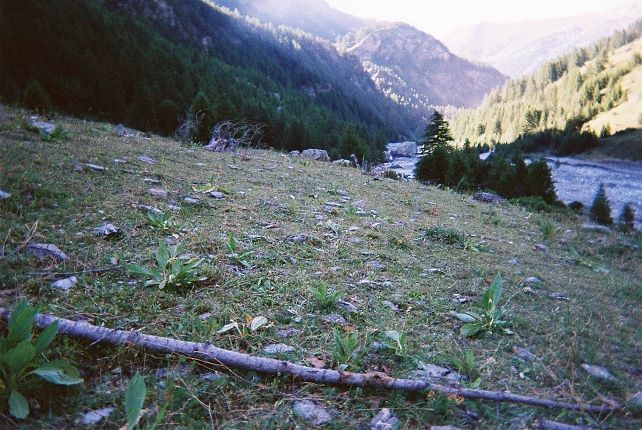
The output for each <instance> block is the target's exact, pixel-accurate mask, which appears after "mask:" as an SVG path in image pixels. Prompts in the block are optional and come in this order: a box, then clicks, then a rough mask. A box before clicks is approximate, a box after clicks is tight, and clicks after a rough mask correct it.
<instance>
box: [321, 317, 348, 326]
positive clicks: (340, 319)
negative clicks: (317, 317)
mask: <svg viewBox="0 0 642 430" xmlns="http://www.w3.org/2000/svg"><path fill="white" fill-rule="evenodd" d="M321 320H322V321H325V322H327V323H328V324H339V325H341V326H346V325H348V321H346V319H345V318H343V317H342V316H341V315H339V314H329V315H325V316H322V317H321Z"/></svg>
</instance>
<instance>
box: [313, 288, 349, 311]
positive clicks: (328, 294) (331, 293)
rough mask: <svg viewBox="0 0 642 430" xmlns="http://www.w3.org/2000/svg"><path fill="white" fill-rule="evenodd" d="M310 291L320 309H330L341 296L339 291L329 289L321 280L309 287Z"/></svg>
mask: <svg viewBox="0 0 642 430" xmlns="http://www.w3.org/2000/svg"><path fill="white" fill-rule="evenodd" d="M310 293H311V294H312V296H313V297H314V300H316V302H317V304H318V305H319V307H320V308H321V309H322V310H331V309H332V308H334V306H335V305H336V303H337V300H339V299H340V298H341V297H342V296H343V293H342V292H341V291H337V290H331V289H329V288H328V286H327V285H326V284H325V283H323V282H319V283H318V284H317V286H316V287H314V288H310Z"/></svg>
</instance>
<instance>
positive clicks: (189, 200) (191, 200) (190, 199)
mask: <svg viewBox="0 0 642 430" xmlns="http://www.w3.org/2000/svg"><path fill="white" fill-rule="evenodd" d="M183 202H184V203H185V204H188V205H193V206H196V205H199V204H201V201H200V200H199V199H196V198H194V197H189V196H188V197H185V198H184V199H183Z"/></svg>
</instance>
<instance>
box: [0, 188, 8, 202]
mask: <svg viewBox="0 0 642 430" xmlns="http://www.w3.org/2000/svg"><path fill="white" fill-rule="evenodd" d="M9 197H11V194H10V193H8V192H6V191H2V190H0V200H6V199H8V198H9Z"/></svg>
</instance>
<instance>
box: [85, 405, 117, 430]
mask: <svg viewBox="0 0 642 430" xmlns="http://www.w3.org/2000/svg"><path fill="white" fill-rule="evenodd" d="M112 412H114V408H102V409H96V410H95V411H89V412H87V413H86V414H84V415H83V416H82V417H81V418H80V424H81V425H83V426H87V427H88V426H95V425H96V424H98V423H99V422H101V421H102V420H104V419H105V418H107V417H109V416H110V415H111V414H112Z"/></svg>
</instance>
